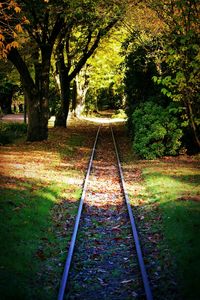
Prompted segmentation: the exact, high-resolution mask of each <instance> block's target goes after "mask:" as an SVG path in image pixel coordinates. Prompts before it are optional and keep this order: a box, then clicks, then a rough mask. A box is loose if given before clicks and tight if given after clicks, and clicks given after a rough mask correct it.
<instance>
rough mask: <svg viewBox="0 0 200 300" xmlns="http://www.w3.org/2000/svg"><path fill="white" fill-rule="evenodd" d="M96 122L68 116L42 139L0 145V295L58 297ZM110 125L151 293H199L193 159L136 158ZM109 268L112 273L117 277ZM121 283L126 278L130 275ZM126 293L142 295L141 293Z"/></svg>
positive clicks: (199, 213) (197, 178)
mask: <svg viewBox="0 0 200 300" xmlns="http://www.w3.org/2000/svg"><path fill="white" fill-rule="evenodd" d="M96 121H99V120H96ZM97 127H98V124H95V123H94V122H90V121H86V120H79V121H77V120H76V121H75V120H71V121H70V123H69V126H68V129H67V130H64V129H63V130H61V129H55V128H51V129H50V130H49V139H48V141H45V142H35V143H28V142H26V141H25V139H20V140H18V141H16V142H15V144H10V145H5V146H2V147H1V148H0V156H1V162H0V170H1V195H0V214H1V218H0V239H1V248H0V292H1V299H39V300H40V299H44V300H46V299H49V300H51V299H55V298H56V295H57V293H58V288H59V283H60V279H61V275H62V271H63V265H64V262H65V258H66V254H67V249H68V246H69V241H70V237H71V233H72V229H73V225H74V220H75V216H76V212H77V208H78V204H79V199H80V195H81V190H82V184H83V181H84V176H85V172H86V169H87V165H88V160H89V157H90V153H91V148H92V144H93V142H94V137H95V134H96V130H97ZM114 131H115V135H116V139H117V143H118V146H119V151H120V157H121V160H122V165H123V170H124V176H125V182H126V185H127V189H128V193H129V196H130V199H131V205H132V208H133V211H134V213H135V216H136V221H137V226H138V228H139V232H140V237H141V243H142V249H143V252H144V257H145V262H146V264H147V269H148V273H149V276H150V280H151V284H152V286H153V293H154V296H155V299H163V300H165V299H179V298H180V299H191V300H192V299H193V300H194V299H195V300H197V299H199V298H200V295H199V286H198V278H199V277H200V260H199V249H200V241H199V239H198V237H199V236H200V234H199V230H200V201H199V197H200V188H199V182H200V171H199V166H200V164H199V159H198V157H189V156H180V157H175V158H173V157H165V158H162V159H158V160H154V161H143V160H138V159H137V158H136V157H135V156H134V154H133V153H132V151H131V143H130V141H129V140H128V137H127V135H126V129H125V127H124V125H123V123H121V124H120V125H115V126H114ZM107 157H108V158H109V153H108V155H107ZM102 176H104V175H103V173H102ZM95 193H96V192H95ZM97 193H98V192H97ZM96 196H97V194H95V198H96ZM85 218H86V225H87V226H88V224H87V216H85ZM108 218H109V216H108ZM101 221H102V220H101ZM110 221H111V223H113V219H112V218H111V219H110ZM88 222H89V221H88ZM94 223H95V224H93V225H95V226H94V227H95V228H96V227H97V226H98V224H100V223H101V222H100V221H99V220H98V219H97V218H96V221H95V222H94ZM112 227H115V226H114V225H113V224H112ZM116 231H119V228H118V227H116ZM118 233H119V232H118ZM119 241H120V243H119V245H121V244H122V242H123V238H122V239H121V240H120V239H119ZM93 242H94V243H95V241H93ZM100 242H101V241H100ZM96 246H98V247H99V246H101V245H100V244H99V241H98V242H97V245H96ZM115 252H117V249H115ZM90 254H91V253H90ZM91 255H92V254H91ZM95 255H96V259H98V253H96V254H95V253H93V256H94V258H95ZM128 255H129V256H130V257H125V259H128V261H129V259H131V254H130V253H129V254H128ZM126 256H127V255H126ZM125 261H126V260H125ZM111 263H112V261H111ZM119 268H120V267H119ZM100 273H101V275H102V276H99V277H98V278H99V284H100V286H101V287H102V291H103V290H105V289H106V284H107V283H106V281H105V280H104V278H103V276H104V270H103V269H102V270H100ZM114 273H115V274H114ZM114 273H113V274H111V275H110V276H112V275H113V276H118V275H117V273H116V272H114ZM80 276H81V275H80ZM128 276H129V275H128ZM79 279H80V281H81V280H82V278H81V277H80V278H79ZM79 279H78V278H77V282H76V284H77V286H76V288H77V290H78V289H79V285H80V282H79V281H78V280H79ZM129 280H130V281H129ZM121 282H124V283H122V285H123V284H124V285H126V284H128V285H129V286H130V285H131V284H132V281H131V279H130V278H128V279H127V280H125V281H124V280H121ZM91 284H92V283H91ZM96 297H97V298H96V299H100V298H98V295H97V296H96ZM124 297H125V296H124ZM132 297H133V299H134V298H135V299H142V295H141V294H140V293H133V294H132ZM76 299H79V298H76ZM101 299H102V297H101ZM113 299H114V298H113ZM126 299H129V298H128V296H127V298H124V300H126ZM122 300H123V299H122Z"/></svg>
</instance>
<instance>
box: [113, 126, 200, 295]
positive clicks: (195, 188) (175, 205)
mask: <svg viewBox="0 0 200 300" xmlns="http://www.w3.org/2000/svg"><path fill="white" fill-rule="evenodd" d="M118 130H119V133H118V138H119V146H120V154H121V158H122V161H123V170H124V176H125V181H126V185H127V189H128V192H129V195H130V199H131V204H132V207H133V211H134V213H135V217H136V221H137V226H138V228H139V232H140V236H141V239H142V248H143V252H144V257H145V261H146V263H147V269H148V274H149V276H150V279H151V284H152V287H153V293H154V297H155V299H164V300H166V299H176V300H177V299H181V300H182V299H188V300H197V299H200V289H199V278H200V259H199V253H200V238H199V237H200V184H199V183H200V172H199V166H200V161H199V159H198V157H193V158H192V157H187V156H185V157H184V156H183V157H177V158H171V157H167V158H164V159H160V160H156V161H141V160H138V158H137V157H135V156H134V154H133V153H132V154H131V144H127V142H126V139H127V138H126V137H125V133H124V130H122V129H119V128H118ZM120 130H121V131H120Z"/></svg>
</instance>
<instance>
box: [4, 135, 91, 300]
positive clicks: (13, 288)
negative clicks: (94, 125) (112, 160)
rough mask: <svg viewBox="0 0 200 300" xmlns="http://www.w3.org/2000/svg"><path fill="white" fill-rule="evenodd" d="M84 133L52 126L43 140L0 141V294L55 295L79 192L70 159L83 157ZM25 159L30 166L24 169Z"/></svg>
mask: <svg viewBox="0 0 200 300" xmlns="http://www.w3.org/2000/svg"><path fill="white" fill-rule="evenodd" d="M59 134H60V136H59ZM84 138H85V137H82V136H81V135H79V134H74V133H73V130H72V133H71V134H69V133H67V131H66V133H65V131H64V130H63V131H59V132H58V131H56V130H52V131H51V132H50V138H49V141H48V142H44V143H43V142H40V143H34V144H26V143H24V142H19V145H9V147H8V146H5V147H4V146H3V147H2V154H3V157H5V158H4V159H5V164H7V163H8V165H7V169H6V168H4V169H3V173H2V174H3V175H2V177H1V181H2V182H1V183H2V188H1V189H0V245H1V246H0V299H1V300H9V299H15V300H17V299H19V300H26V299H29V300H32V299H34V300H35V299H37V300H40V299H41V300H53V299H56V298H57V294H58V288H59V284H60V279H61V275H62V272H63V262H64V261H65V259H66V253H67V246H68V242H69V241H70V239H71V233H72V229H73V226H74V218H75V215H76V213H77V209H78V203H79V199H80V195H81V192H82V190H81V188H80V185H77V184H76V179H80V178H81V176H82V177H84V170H82V169H81V170H80V169H79V168H78V167H76V160H77V162H79V163H80V160H79V157H80V156H81V159H82V158H83V157H85V158H84V159H85V160H86V161H87V160H88V158H87V155H88V153H87V152H84V153H80V152H79V148H78V147H79V146H81V145H82V144H83V143H84ZM58 141H59V142H58ZM20 143H22V145H21V144H20ZM51 155H52V158H51V160H49V157H51ZM40 158H41V159H42V160H40ZM45 159H47V161H46V162H45ZM66 162H67V164H66ZM27 163H28V164H29V163H30V166H31V168H32V170H33V171H32V172H31V171H29V173H28V175H27V174H26V175H25V174H24V173H23V172H24V171H28V168H29V167H28V166H27ZM63 163H64V166H63V167H62V164H63ZM65 165H66V166H65ZM18 167H19V169H18ZM10 168H11V169H10ZM81 174H83V175H81ZM54 179H55V180H54ZM63 179H65V182H63ZM68 179H69V184H68ZM70 180H71V181H70Z"/></svg>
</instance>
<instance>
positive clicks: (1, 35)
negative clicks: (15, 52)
mask: <svg viewBox="0 0 200 300" xmlns="http://www.w3.org/2000/svg"><path fill="white" fill-rule="evenodd" d="M4 40H5V37H4V36H3V34H1V33H0V41H4Z"/></svg>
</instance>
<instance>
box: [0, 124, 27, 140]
mask: <svg viewBox="0 0 200 300" xmlns="http://www.w3.org/2000/svg"><path fill="white" fill-rule="evenodd" d="M26 132H27V125H26V124H24V123H23V124H19V123H3V122H0V145H5V144H9V143H12V142H13V141H14V140H15V139H16V138H19V137H21V136H23V135H24V134H25V133H26Z"/></svg>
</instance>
